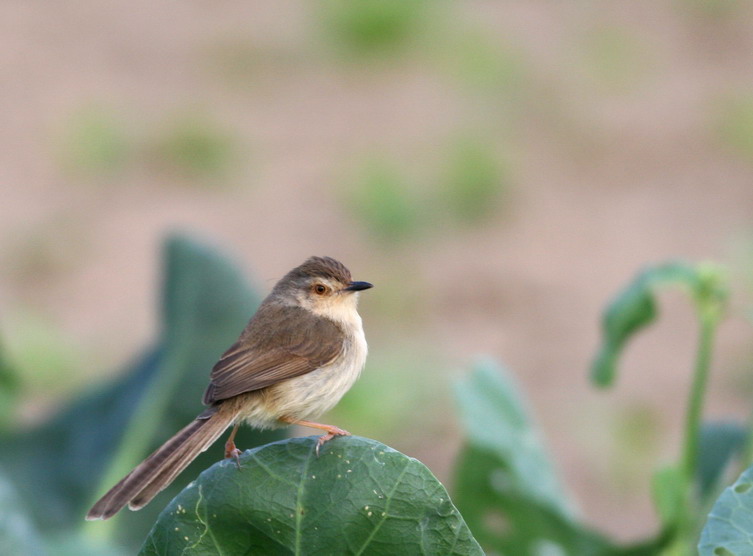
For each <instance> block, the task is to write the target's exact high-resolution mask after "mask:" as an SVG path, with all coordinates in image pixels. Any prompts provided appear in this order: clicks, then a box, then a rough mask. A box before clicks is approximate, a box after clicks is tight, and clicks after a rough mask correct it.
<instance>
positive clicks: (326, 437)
mask: <svg viewBox="0 0 753 556" xmlns="http://www.w3.org/2000/svg"><path fill="white" fill-rule="evenodd" d="M280 421H283V422H285V423H290V424H291V425H302V426H304V427H311V428H312V429H319V430H323V431H326V432H327V434H323V435H321V436H320V437H319V439H318V440H317V441H316V456H317V457H319V448H321V446H322V445H323V444H324V443H325V442H329V441H330V440H332V439H333V438H334V437H336V436H350V433H349V432H348V431H346V430H343V429H341V428H338V427H335V426H333V425H323V424H322V423H314V422H313V421H302V420H300V419H291V418H290V417H281V418H280Z"/></svg>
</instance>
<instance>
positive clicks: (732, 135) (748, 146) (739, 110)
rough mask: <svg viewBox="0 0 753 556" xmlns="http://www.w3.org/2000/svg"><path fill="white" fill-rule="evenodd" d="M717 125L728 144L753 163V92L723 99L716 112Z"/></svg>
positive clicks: (718, 131)
mask: <svg viewBox="0 0 753 556" xmlns="http://www.w3.org/2000/svg"><path fill="white" fill-rule="evenodd" d="M715 127H716V130H717V133H718V135H719V137H720V139H721V140H722V141H723V142H724V143H725V144H726V145H727V146H729V147H731V148H732V150H734V151H735V152H737V153H738V154H739V155H740V156H741V157H742V158H743V159H745V160H746V161H747V162H749V163H753V93H749V94H738V95H733V96H729V97H726V98H725V99H723V100H722V101H721V106H720V108H719V110H718V111H717V114H716V122H715Z"/></svg>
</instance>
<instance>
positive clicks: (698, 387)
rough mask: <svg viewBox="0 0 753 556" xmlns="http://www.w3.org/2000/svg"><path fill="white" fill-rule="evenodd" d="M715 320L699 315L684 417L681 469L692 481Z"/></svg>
mask: <svg viewBox="0 0 753 556" xmlns="http://www.w3.org/2000/svg"><path fill="white" fill-rule="evenodd" d="M717 322H718V321H717V318H716V317H715V315H714V314H709V312H702V313H701V332H700V339H699V344H698V352H697V354H696V361H695V370H694V372H693V384H692V385H691V389H690V398H689V400H688V409H687V414H686V416H685V441H684V446H683V455H682V469H683V471H684V473H685V476H686V478H687V480H689V481H692V480H693V477H694V476H695V474H696V470H697V467H698V450H699V446H698V445H699V442H700V436H701V414H702V411H703V400H704V396H705V394H706V383H707V382H708V376H709V367H710V366H711V351H712V345H713V343H714V333H715V332H716V325H717Z"/></svg>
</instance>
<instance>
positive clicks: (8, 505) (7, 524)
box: [0, 474, 42, 556]
mask: <svg viewBox="0 0 753 556" xmlns="http://www.w3.org/2000/svg"><path fill="white" fill-rule="evenodd" d="M23 506H24V504H23V501H22V500H21V498H20V497H19V496H18V495H17V494H16V492H15V490H14V489H13V487H12V486H11V484H10V482H9V481H8V480H7V477H5V476H4V475H2V474H0V554H3V555H4V556H22V555H26V554H41V553H42V543H41V542H40V539H39V534H38V533H37V531H36V529H35V528H34V525H33V524H32V523H31V520H30V519H29V517H28V515H27V514H26V511H25V508H24V507H23Z"/></svg>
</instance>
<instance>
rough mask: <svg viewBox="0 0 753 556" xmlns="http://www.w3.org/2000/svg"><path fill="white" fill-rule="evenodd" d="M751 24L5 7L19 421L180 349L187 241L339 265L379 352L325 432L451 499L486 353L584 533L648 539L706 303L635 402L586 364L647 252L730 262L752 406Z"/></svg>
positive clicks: (621, 11)
mask: <svg viewBox="0 0 753 556" xmlns="http://www.w3.org/2000/svg"><path fill="white" fill-rule="evenodd" d="M752 12H753V5H751V4H749V3H747V2H742V1H735V0H675V1H667V2H648V1H637V2H629V3H625V2H599V3H595V2H582V1H574V2H546V1H535V0H534V1H529V2H464V3H450V2H406V1H404V0H381V1H380V2H346V1H344V0H343V1H312V2H307V3H303V2H279V1H252V2H225V3H222V4H221V5H218V4H216V3H208V2H195V1H194V2H181V3H171V4H169V6H168V5H155V4H154V3H150V2H135V3H134V2H128V3H125V2H112V1H104V2H86V1H79V2H68V3H62V4H56V5H55V7H54V9H51V8H50V6H48V5H46V4H43V3H30V2H24V1H17V0H13V1H6V2H3V3H2V5H0V31H1V32H0V60H1V67H2V74H1V77H0V79H1V80H2V86H0V106H1V107H2V108H1V109H0V345H2V348H3V351H4V352H5V356H6V358H7V360H8V361H9V363H10V365H11V366H12V367H13V368H14V369H16V370H17V372H18V374H19V377H20V391H21V394H22V397H21V403H20V405H19V406H18V407H17V408H16V411H15V413H14V415H13V417H12V421H11V422H12V423H13V425H12V426H13V427H14V428H15V429H17V430H20V429H22V428H23V427H27V426H31V425H33V424H35V423H39V422H41V421H42V420H44V419H45V418H46V417H48V416H49V415H51V414H52V413H53V412H54V411H55V410H56V409H58V408H60V407H62V406H63V405H65V404H66V403H67V402H68V401H70V400H71V399H73V398H75V397H76V396H77V395H79V394H80V393H81V392H85V391H88V390H90V389H91V388H93V387H96V386H97V385H101V384H104V383H105V382H107V381H108V380H110V379H112V378H113V377H114V376H115V375H116V374H117V373H118V371H119V369H122V368H123V365H124V364H125V363H126V362H128V361H130V360H131V359H132V358H133V357H134V356H135V355H136V354H137V353H139V352H141V351H142V350H143V349H144V348H145V347H146V346H148V345H149V344H151V343H152V342H153V341H154V338H155V337H156V335H157V333H158V323H157V319H156V314H157V309H156V307H157V302H158V290H159V280H160V272H161V266H160V264H161V263H160V246H161V244H162V241H163V239H164V237H165V235H166V234H168V233H169V232H172V231H174V230H176V229H179V230H188V231H191V232H193V233H194V234H198V235H200V236H202V237H205V238H208V240H209V241H211V242H212V243H213V244H215V245H217V246H220V247H221V248H222V249H223V250H225V251H226V252H229V253H231V254H232V255H233V256H234V257H235V260H236V261H238V262H239V264H240V265H241V266H242V268H243V269H244V271H245V272H246V274H247V276H248V277H249V279H250V280H251V282H252V283H253V284H254V285H255V286H256V289H257V290H258V291H259V292H261V293H266V292H268V290H269V288H270V287H271V286H272V285H273V284H274V282H275V281H276V280H277V279H278V278H279V277H281V276H282V274H284V273H285V272H286V271H287V270H289V269H290V268H292V267H293V266H295V265H297V264H299V263H300V262H302V261H303V260H304V259H305V258H306V257H308V256H310V255H313V254H317V255H330V256H334V257H336V258H338V259H341V260H342V261H343V262H345V264H346V265H347V266H349V267H350V269H351V271H352V272H353V275H354V278H356V279H358V280H368V281H370V282H373V283H374V284H375V285H376V287H375V288H374V290H370V291H368V292H366V293H364V294H363V295H362V296H361V299H362V301H361V315H362V316H363V319H364V323H365V328H366V334H367V338H368V340H369V345H370V357H369V361H368V363H367V366H366V370H365V372H364V375H363V376H362V379H361V381H360V382H359V383H358V385H357V386H356V387H355V388H354V389H353V390H352V391H351V392H350V393H349V394H348V396H347V397H346V398H345V399H344V400H343V401H342V403H341V404H340V406H339V407H338V408H337V409H336V410H335V411H334V412H333V414H332V415H330V416H328V417H326V418H325V419H324V421H325V422H327V421H329V422H333V423H335V424H337V425H339V426H341V427H344V428H347V429H348V430H350V431H351V432H353V433H355V434H359V435H362V436H369V437H373V438H376V439H378V440H380V441H382V442H385V443H387V444H390V445H392V446H393V447H395V448H397V449H399V450H401V451H404V452H406V453H407V454H408V455H411V456H414V457H417V458H419V459H420V460H421V461H423V462H424V463H426V464H427V465H428V466H429V467H430V468H431V469H432V470H433V471H434V473H435V474H436V475H437V476H438V477H439V479H440V480H442V481H443V482H445V483H449V484H450V486H451V482H452V476H451V469H452V464H453V459H454V457H455V455H456V453H457V451H458V449H459V445H460V438H459V426H458V424H457V417H456V411H455V406H454V401H453V397H452V391H451V385H452V381H453V379H454V378H457V377H459V376H462V375H463V373H464V372H465V371H466V370H467V368H468V366H469V365H470V363H471V362H472V361H473V360H474V358H475V357H476V356H478V355H480V354H485V355H490V356H492V357H494V358H495V359H497V360H498V361H500V362H504V363H505V364H506V365H507V366H508V367H509V368H510V369H511V371H512V372H513V373H514V375H515V376H516V378H517V379H518V382H519V383H520V384H521V387H522V389H523V390H524V392H525V393H526V395H527V397H528V398H529V402H530V404H529V405H530V408H531V410H532V412H533V413H534V415H535V417H536V420H537V421H538V423H539V424H540V425H541V427H542V429H543V431H544V434H545V436H546V438H547V442H548V444H549V446H550V449H551V452H552V454H553V456H554V458H555V460H556V462H557V466H558V470H559V471H560V473H561V475H562V478H563V481H564V482H565V483H566V485H567V486H568V488H569V489H570V490H571V491H572V493H573V494H574V496H575V498H576V500H577V501H578V503H579V505H580V507H581V509H582V513H583V515H584V516H585V519H586V520H587V521H588V522H589V523H591V524H593V525H594V526H597V527H599V528H601V529H602V530H604V531H607V532H609V533H611V534H612V535H614V536H616V537H618V538H621V539H633V538H636V537H639V536H641V535H644V534H648V533H650V532H652V528H653V524H654V523H655V517H654V515H653V513H652V510H651V506H650V503H649V492H648V490H649V489H648V479H649V476H650V474H651V472H652V471H653V470H654V469H655V468H656V467H657V464H658V463H660V462H662V461H665V460H669V458H671V457H673V456H674V454H675V452H676V450H677V447H678V446H679V438H678V436H679V434H678V431H679V430H680V424H681V422H682V418H683V413H682V412H683V409H684V401H685V393H686V391H687V387H688V380H689V377H690V370H691V366H692V361H693V356H694V353H693V352H694V346H695V343H696V337H695V335H696V329H695V320H694V316H693V311H692V309H691V308H690V307H689V306H688V303H687V301H686V299H684V298H683V297H682V296H681V295H679V294H678V295H674V294H668V295H666V296H665V297H664V298H663V303H662V318H661V319H660V322H659V324H658V325H656V326H655V327H654V328H653V329H652V330H651V331H650V332H649V333H647V334H644V335H642V336H641V337H640V338H639V339H638V341H636V342H635V343H634V344H633V345H631V347H630V350H629V352H628V353H627V354H626V355H627V356H626V359H625V361H624V364H623V366H622V371H623V372H622V376H621V377H620V379H619V381H618V384H617V386H616V388H614V389H613V390H612V391H608V392H596V391H594V390H593V389H592V388H591V387H590V385H589V384H588V382H587V372H588V366H589V363H590V360H591V358H592V357H593V355H594V353H595V349H596V346H597V342H598V333H599V330H598V320H599V316H600V312H601V310H602V308H603V307H604V306H605V304H606V303H607V301H608V299H609V298H610V297H611V296H612V295H613V294H614V293H615V292H616V291H617V290H618V289H620V288H621V287H622V286H623V285H624V284H626V283H627V282H628V281H629V280H630V279H631V277H632V276H633V275H634V274H635V273H636V272H638V271H639V270H640V269H641V268H642V267H644V266H645V265H647V264H651V263H656V262H660V261H664V260H666V259H674V258H686V259H690V260H706V259H709V260H714V261H718V262H721V263H724V264H727V265H729V268H730V272H731V276H732V278H733V280H734V283H735V284H736V288H735V292H734V293H735V296H736V297H735V298H734V307H735V312H734V314H733V316H732V318H731V319H730V320H729V321H728V322H727V323H726V324H725V326H724V327H723V329H722V331H721V334H720V337H719V342H718V353H717V357H716V359H715V369H716V370H715V373H716V374H715V375H714V376H713V382H712V384H711V388H710V390H711V392H710V398H709V412H710V414H711V415H712V416H714V415H715V416H719V417H724V416H729V415H735V416H738V417H739V416H745V415H746V413H747V407H748V403H749V399H750V396H751V394H753V380H751V372H750V370H751V362H752V361H753V357H752V356H753V353H751V349H750V341H749V340H750V330H749V328H748V325H747V322H746V307H749V304H748V301H749V298H750V295H749V294H750V293H751V287H752V286H753V272H752V271H753V267H752V265H753V235H751V232H753V226H752V223H753V221H751V218H750V217H751V212H752V211H753V187H752V186H751V183H752V180H753V73H751V71H750V68H751V67H753V13H752ZM249 316H250V315H249ZM216 355H217V356H219V353H217V354H216ZM208 372H209V369H207V373H208ZM195 401H196V408H197V411H198V410H199V407H200V400H199V399H198V398H197V399H196V400H195ZM186 403H188V402H186ZM301 432H302V433H303V434H309V433H310V431H301ZM218 450H221V448H218ZM217 455H218V457H220V451H218V452H217Z"/></svg>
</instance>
